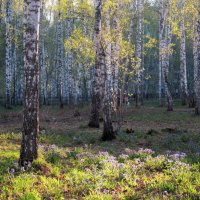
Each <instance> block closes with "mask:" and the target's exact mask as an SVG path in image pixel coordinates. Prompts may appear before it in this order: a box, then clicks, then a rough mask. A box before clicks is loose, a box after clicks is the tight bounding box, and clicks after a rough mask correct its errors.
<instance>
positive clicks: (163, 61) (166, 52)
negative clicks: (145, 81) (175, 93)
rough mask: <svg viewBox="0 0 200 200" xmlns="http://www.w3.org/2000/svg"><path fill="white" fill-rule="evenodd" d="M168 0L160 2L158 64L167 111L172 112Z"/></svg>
mask: <svg viewBox="0 0 200 200" xmlns="http://www.w3.org/2000/svg"><path fill="white" fill-rule="evenodd" d="M169 9H170V0H166V1H165V2H164V1H163V0H161V1H160V33H159V34H160V44H159V48H160V50H159V54H160V55H159V57H160V58H159V62H160V63H159V64H160V65H161V66H160V67H161V69H162V78H163V83H164V89H165V97H166V102H167V110H168V111H172V110H173V99H172V95H171V92H170V88H169V79H168V74H169V64H170V46H171V37H172V35H171V27H170V21H169Z"/></svg>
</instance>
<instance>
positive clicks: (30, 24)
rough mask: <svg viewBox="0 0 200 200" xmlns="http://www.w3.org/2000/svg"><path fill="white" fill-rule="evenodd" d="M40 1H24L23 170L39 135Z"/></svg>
mask: <svg viewBox="0 0 200 200" xmlns="http://www.w3.org/2000/svg"><path fill="white" fill-rule="evenodd" d="M39 13H40V1H39V0H37V1H29V0H24V18H25V35H24V40H25V41H24V42H25V44H24V45H25V46H24V70H25V90H24V117H23V134H22V143H21V153H20V160H19V164H20V165H21V166H23V167H25V168H27V167H29V166H31V163H32V161H33V160H34V159H36V158H37V156H38V151H37V150H38V145H37V139H38V134H39V66H38V65H39V61H38V37H39Z"/></svg>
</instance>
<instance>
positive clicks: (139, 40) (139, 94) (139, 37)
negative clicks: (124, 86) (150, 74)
mask: <svg viewBox="0 0 200 200" xmlns="http://www.w3.org/2000/svg"><path fill="white" fill-rule="evenodd" d="M136 4H137V30H136V48H135V57H136V66H137V78H136V81H137V83H136V107H140V106H141V104H142V102H143V100H142V98H143V91H142V84H143V83H142V81H143V80H142V77H143V76H142V73H143V66H142V60H143V55H142V54H143V52H142V50H143V48H142V47H143V28H144V26H143V22H144V20H143V18H144V16H143V13H144V12H143V10H144V0H138V1H137V2H136Z"/></svg>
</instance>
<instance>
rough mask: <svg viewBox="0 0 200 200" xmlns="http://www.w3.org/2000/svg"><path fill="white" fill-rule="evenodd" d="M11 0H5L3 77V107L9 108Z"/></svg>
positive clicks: (10, 87)
mask: <svg viewBox="0 0 200 200" xmlns="http://www.w3.org/2000/svg"><path fill="white" fill-rule="evenodd" d="M11 21H12V0H6V62H5V63H6V70H5V71H6V74H5V75H6V77H5V107H6V108H8V109H9V108H11V97H12V91H11V90H12V50H11V31H12V30H11V29H12V27H11Z"/></svg>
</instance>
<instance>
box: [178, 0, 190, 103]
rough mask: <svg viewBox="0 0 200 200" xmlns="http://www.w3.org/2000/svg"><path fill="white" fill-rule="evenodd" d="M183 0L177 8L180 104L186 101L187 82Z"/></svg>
mask: <svg viewBox="0 0 200 200" xmlns="http://www.w3.org/2000/svg"><path fill="white" fill-rule="evenodd" d="M184 4H185V2H184V0H181V2H180V6H179V8H180V9H181V21H180V95H181V100H182V105H186V104H187V103H188V84H187V64H186V45H185V40H186V37H185V19H184V17H185V15H184V7H185V6H184Z"/></svg>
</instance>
